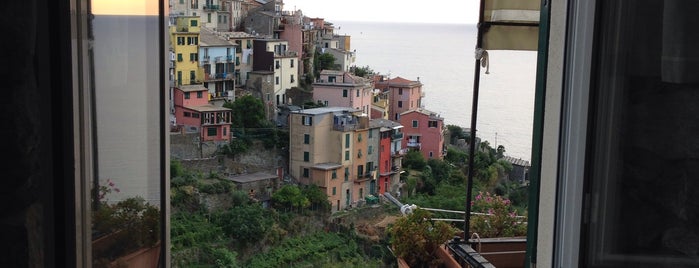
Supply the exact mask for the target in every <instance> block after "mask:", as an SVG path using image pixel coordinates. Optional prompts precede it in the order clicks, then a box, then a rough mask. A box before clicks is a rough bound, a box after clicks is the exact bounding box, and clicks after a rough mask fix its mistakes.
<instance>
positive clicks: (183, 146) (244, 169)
mask: <svg viewBox="0 0 699 268" xmlns="http://www.w3.org/2000/svg"><path fill="white" fill-rule="evenodd" d="M197 137H198V136H197V134H172V135H170V154H171V155H170V157H171V158H172V159H176V160H179V161H180V162H182V165H183V167H184V168H186V169H188V170H192V171H194V172H201V173H205V174H208V173H210V172H215V173H219V174H230V175H235V174H243V173H254V172H259V171H267V172H270V173H272V174H276V170H277V168H279V167H284V168H286V159H285V158H284V157H283V156H282V155H280V153H279V152H278V150H276V149H271V150H268V149H265V148H264V145H263V144H262V142H258V141H255V142H253V145H252V146H251V147H250V149H249V150H248V151H247V152H246V153H244V154H237V155H235V156H234V157H228V156H224V155H217V154H216V153H217V151H216V150H215V149H214V148H217V147H216V146H219V145H216V144H215V143H213V142H204V143H203V146H202V151H203V156H204V157H200V150H199V146H198V144H197V142H196V140H197Z"/></svg>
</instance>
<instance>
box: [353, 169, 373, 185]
mask: <svg viewBox="0 0 699 268" xmlns="http://www.w3.org/2000/svg"><path fill="white" fill-rule="evenodd" d="M371 179H372V176H371V172H367V173H364V174H361V175H359V176H357V179H356V180H354V182H356V183H359V182H365V181H368V180H371Z"/></svg>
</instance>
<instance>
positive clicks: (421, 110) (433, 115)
mask: <svg viewBox="0 0 699 268" xmlns="http://www.w3.org/2000/svg"><path fill="white" fill-rule="evenodd" d="M413 112H417V113H421V114H424V115H427V116H430V117H435V118H436V119H443V118H442V117H441V116H440V115H439V114H438V113H435V112H432V111H429V110H425V109H423V108H419V109H414V110H408V111H405V112H402V113H401V114H400V115H404V114H409V113H413Z"/></svg>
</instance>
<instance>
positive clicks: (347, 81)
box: [313, 70, 374, 115]
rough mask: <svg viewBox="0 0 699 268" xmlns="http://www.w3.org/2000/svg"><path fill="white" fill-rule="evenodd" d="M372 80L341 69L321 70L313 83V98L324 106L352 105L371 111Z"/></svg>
mask: <svg viewBox="0 0 699 268" xmlns="http://www.w3.org/2000/svg"><path fill="white" fill-rule="evenodd" d="M373 89H374V85H373V81H372V80H370V79H366V78H363V77H358V76H354V75H352V74H350V73H349V72H343V71H332V70H323V71H322V72H320V77H319V78H318V80H316V82H315V83H313V100H315V101H319V102H321V103H323V104H325V105H326V106H338V107H352V108H355V109H357V110H361V111H362V112H363V113H365V114H367V115H368V114H369V113H370V112H371V106H372V98H373Z"/></svg>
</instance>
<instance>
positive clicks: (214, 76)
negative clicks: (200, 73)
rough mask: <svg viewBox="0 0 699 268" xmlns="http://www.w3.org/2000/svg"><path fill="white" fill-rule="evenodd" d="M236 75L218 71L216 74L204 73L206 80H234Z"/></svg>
mask: <svg viewBox="0 0 699 268" xmlns="http://www.w3.org/2000/svg"><path fill="white" fill-rule="evenodd" d="M233 79H234V76H233V74H231V73H216V74H207V73H205V74H204V80H205V81H217V80H233Z"/></svg>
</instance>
